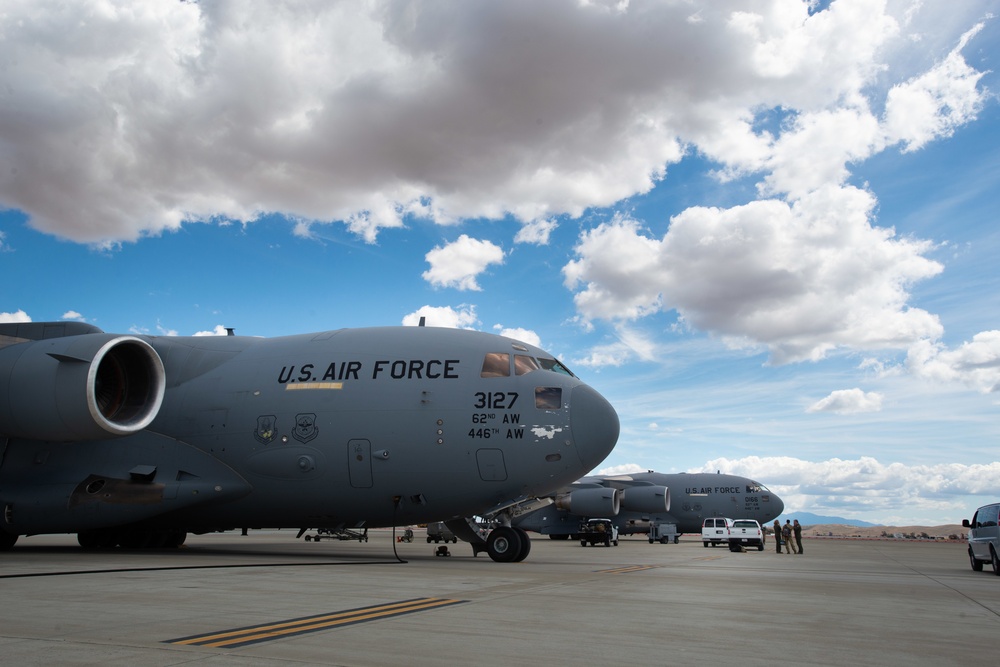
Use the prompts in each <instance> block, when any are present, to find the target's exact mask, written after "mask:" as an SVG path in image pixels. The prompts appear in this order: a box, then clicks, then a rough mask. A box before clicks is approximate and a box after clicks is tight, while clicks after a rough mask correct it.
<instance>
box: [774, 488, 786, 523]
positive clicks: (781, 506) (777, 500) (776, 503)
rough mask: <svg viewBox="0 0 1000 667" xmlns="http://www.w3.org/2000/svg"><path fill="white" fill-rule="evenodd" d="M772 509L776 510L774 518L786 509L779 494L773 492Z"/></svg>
mask: <svg viewBox="0 0 1000 667" xmlns="http://www.w3.org/2000/svg"><path fill="white" fill-rule="evenodd" d="M771 510H772V511H773V512H774V518H775V519H777V518H778V517H779V516H781V514H782V512H784V511H785V503H784V501H782V500H781V498H779V497H778V496H776V495H774V493H771Z"/></svg>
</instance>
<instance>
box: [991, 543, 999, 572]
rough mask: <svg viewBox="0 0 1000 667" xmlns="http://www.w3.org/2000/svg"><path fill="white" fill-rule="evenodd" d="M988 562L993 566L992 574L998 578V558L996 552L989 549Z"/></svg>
mask: <svg viewBox="0 0 1000 667" xmlns="http://www.w3.org/2000/svg"><path fill="white" fill-rule="evenodd" d="M990 561H991V563H992V565H993V574H995V575H997V576H998V577H1000V558H998V557H997V550H996V549H994V548H993V547H992V546H991V547H990Z"/></svg>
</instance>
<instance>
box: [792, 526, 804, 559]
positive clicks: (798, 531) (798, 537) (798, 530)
mask: <svg viewBox="0 0 1000 667" xmlns="http://www.w3.org/2000/svg"><path fill="white" fill-rule="evenodd" d="M792 532H793V533H794V534H795V546H796V547H798V553H802V524H800V523H799V520H798V519H796V520H795V525H794V526H792Z"/></svg>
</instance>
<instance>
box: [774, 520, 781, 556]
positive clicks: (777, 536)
mask: <svg viewBox="0 0 1000 667" xmlns="http://www.w3.org/2000/svg"><path fill="white" fill-rule="evenodd" d="M774 548H775V550H776V551H777V552H778V553H779V554H780V553H781V524H780V523H778V520H777V519H775V520H774Z"/></svg>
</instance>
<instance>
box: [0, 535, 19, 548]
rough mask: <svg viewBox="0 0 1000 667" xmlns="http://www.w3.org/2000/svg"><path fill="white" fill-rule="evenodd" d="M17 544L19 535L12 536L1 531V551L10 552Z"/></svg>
mask: <svg viewBox="0 0 1000 667" xmlns="http://www.w3.org/2000/svg"><path fill="white" fill-rule="evenodd" d="M15 542H17V535H11V534H10V533H8V532H7V531H6V530H0V551H10V550H11V548H13V546H14V543H15Z"/></svg>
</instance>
